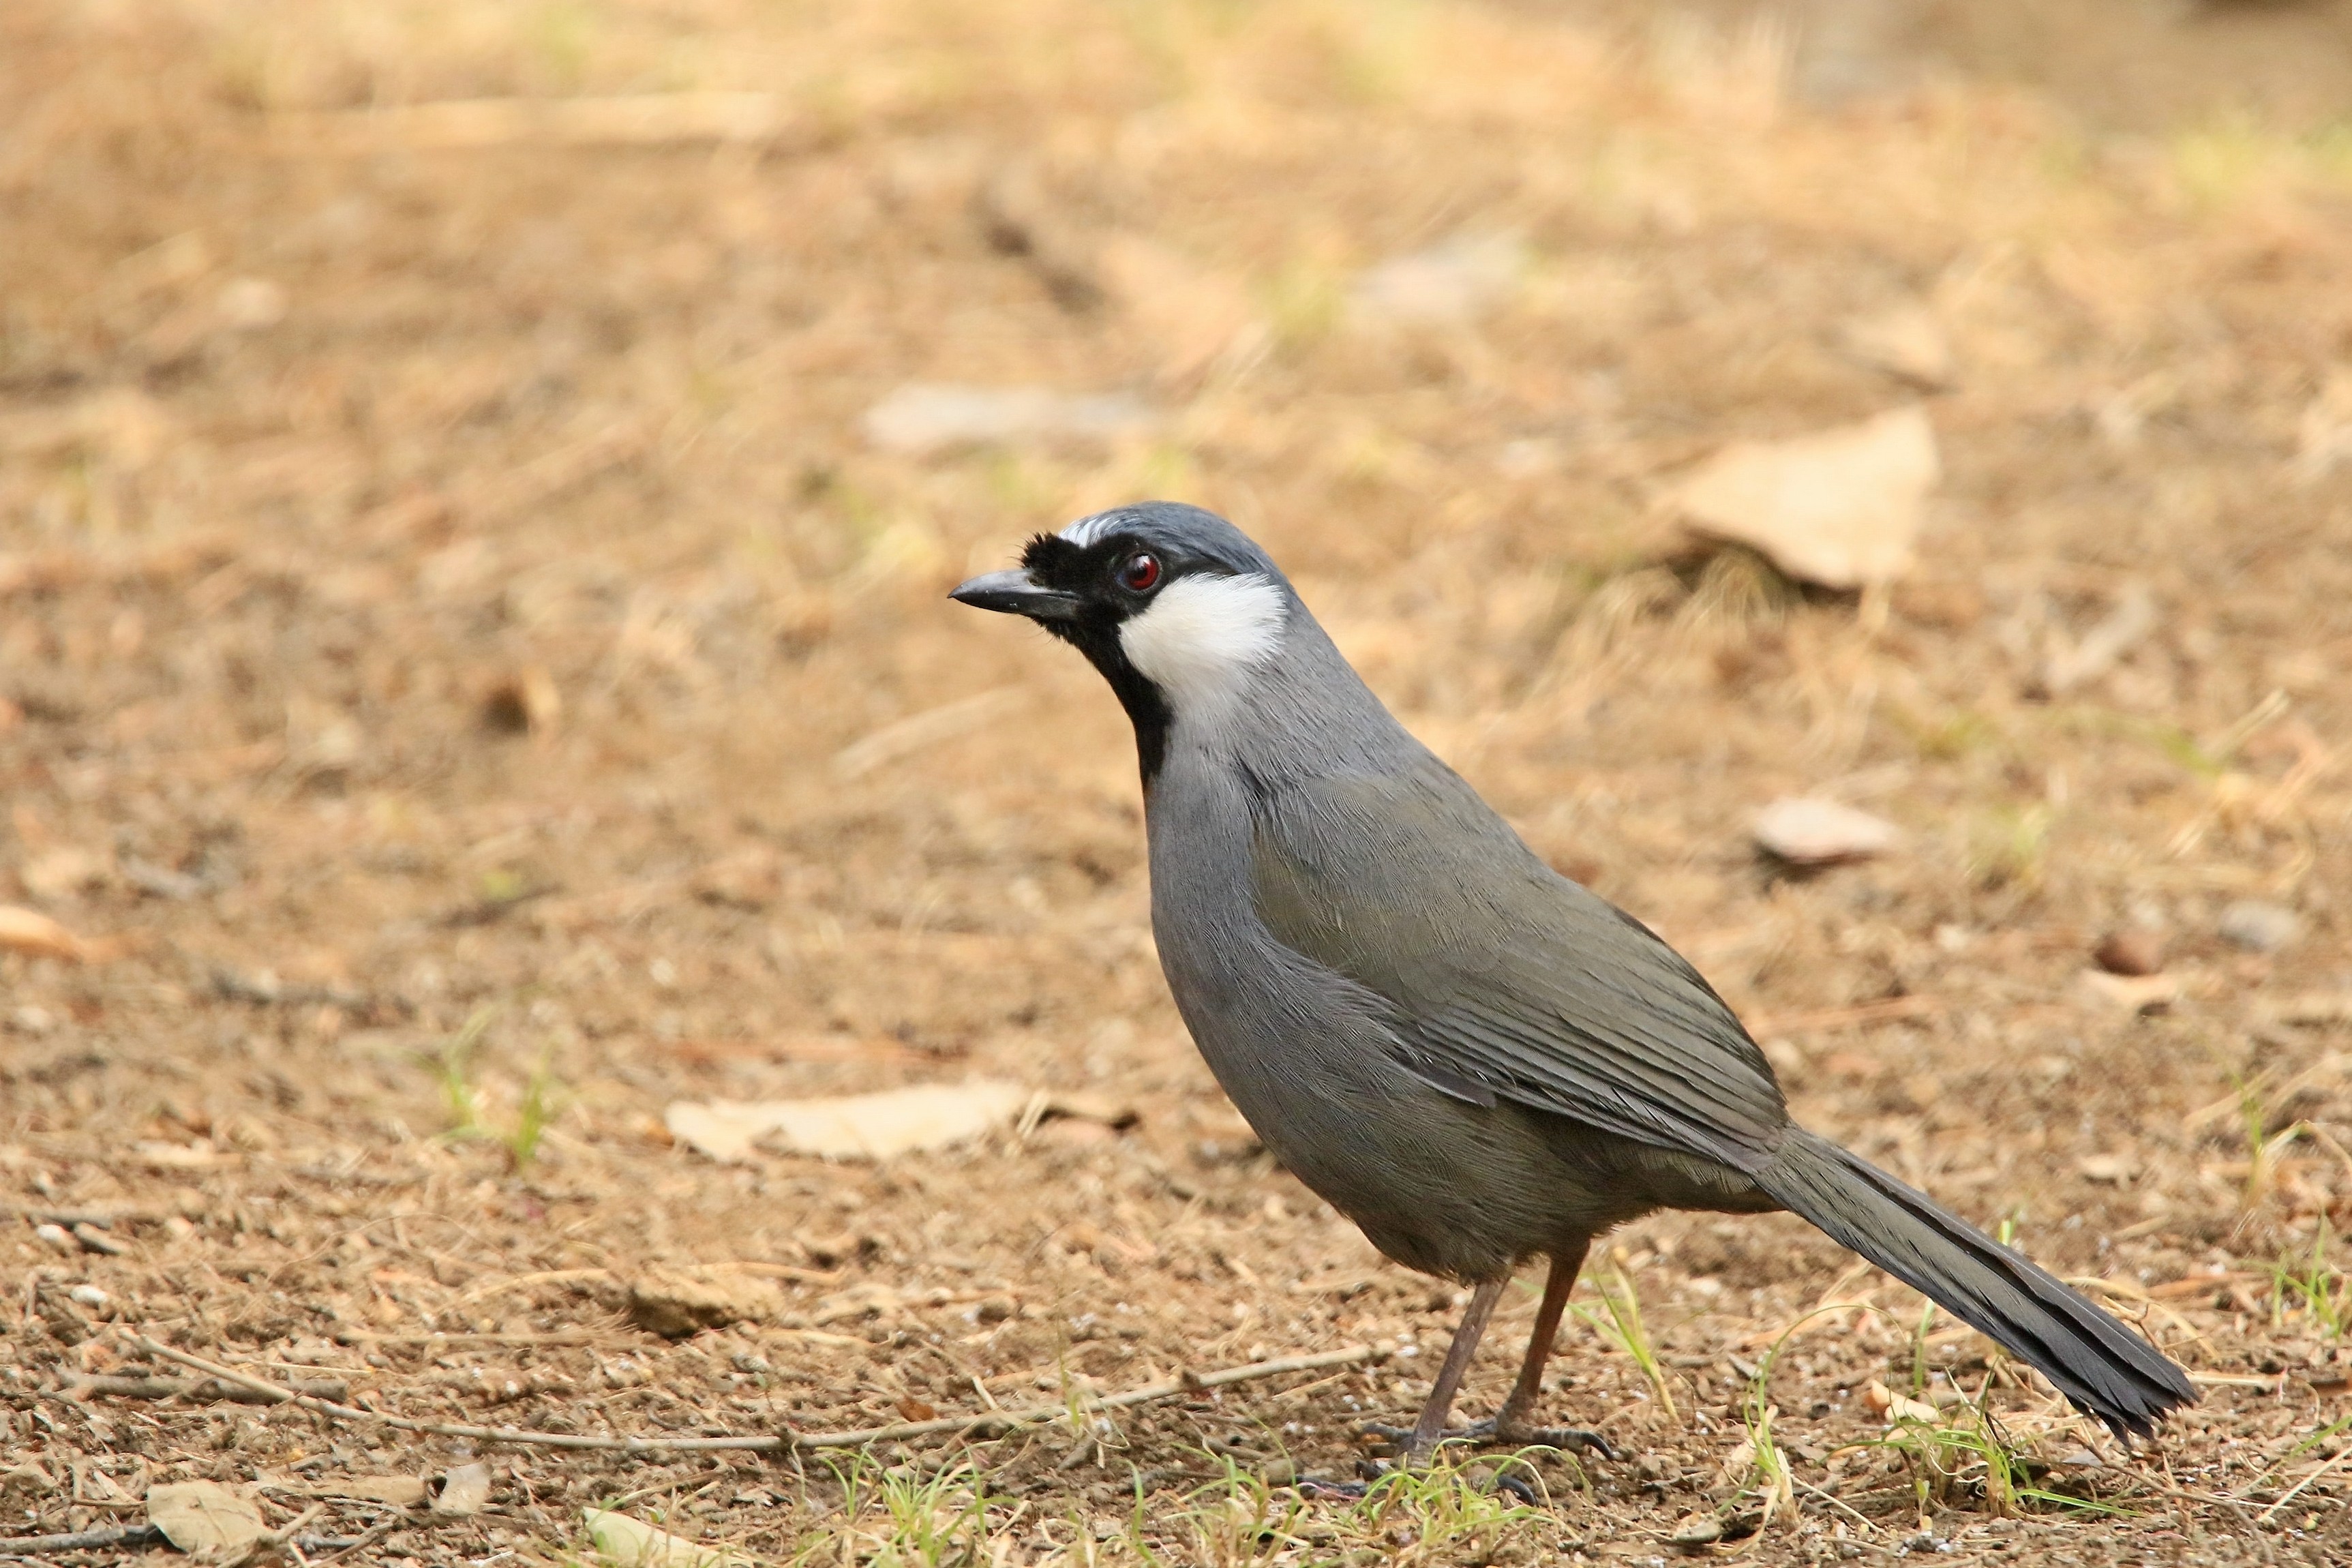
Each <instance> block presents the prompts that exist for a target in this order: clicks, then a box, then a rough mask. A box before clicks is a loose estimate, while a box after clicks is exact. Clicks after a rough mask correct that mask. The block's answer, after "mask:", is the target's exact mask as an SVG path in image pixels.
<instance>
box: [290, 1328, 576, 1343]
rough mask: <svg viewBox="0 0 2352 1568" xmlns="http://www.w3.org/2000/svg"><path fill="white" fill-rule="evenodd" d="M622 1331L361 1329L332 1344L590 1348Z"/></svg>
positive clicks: (346, 1332) (345, 1332) (342, 1331)
mask: <svg viewBox="0 0 2352 1568" xmlns="http://www.w3.org/2000/svg"><path fill="white" fill-rule="evenodd" d="M621 1332H622V1331H620V1330H618V1329H615V1330H613V1331H609V1332H605V1333H598V1332H597V1331H594V1330H593V1329H558V1330H555V1331H552V1332H550V1333H543V1334H493V1333H480V1334H430V1333H427V1334H372V1333H369V1332H367V1331H365V1330H363V1329H337V1330H336V1331H335V1342H336V1343H337V1344H341V1345H593V1344H600V1343H602V1342H604V1341H607V1340H611V1339H614V1338H617V1337H618V1336H619V1335H620V1333H621Z"/></svg>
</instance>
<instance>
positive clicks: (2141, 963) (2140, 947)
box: [2092, 931, 2164, 975]
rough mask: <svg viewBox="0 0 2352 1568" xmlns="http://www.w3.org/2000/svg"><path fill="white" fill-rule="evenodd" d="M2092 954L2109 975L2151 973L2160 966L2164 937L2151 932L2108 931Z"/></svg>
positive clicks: (2160, 968)
mask: <svg viewBox="0 0 2352 1568" xmlns="http://www.w3.org/2000/svg"><path fill="white" fill-rule="evenodd" d="M2092 956H2093V957H2094V958H2095V959H2096V960H2097V961H2098V964H2099V967H2100V968H2101V969H2104V970H2105V971H2106V972H2107V973H2110V974H2132V975H2147V974H2154V973H2158V972H2159V971H2161V970H2162V969H2163V968H2164V938H2162V937H2161V936H2158V934H2157V933H2156V932H2154V931H2109V932H2108V933H2107V934H2106V935H2105V937H2104V938H2102V939H2101V940H2100V942H2099V945H2098V949H2097V951H2096V952H2094V953H2093V954H2092Z"/></svg>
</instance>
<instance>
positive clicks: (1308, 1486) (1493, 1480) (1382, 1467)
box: [1298, 1428, 1543, 1508]
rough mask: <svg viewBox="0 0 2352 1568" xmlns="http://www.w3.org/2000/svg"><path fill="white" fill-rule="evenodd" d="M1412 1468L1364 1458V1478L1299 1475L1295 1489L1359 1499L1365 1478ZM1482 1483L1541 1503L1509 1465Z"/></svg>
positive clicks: (1393, 1461) (1406, 1462)
mask: <svg viewBox="0 0 2352 1568" xmlns="http://www.w3.org/2000/svg"><path fill="white" fill-rule="evenodd" d="M1391 1430H1393V1428H1391ZM1403 1436H1405V1437H1406V1438H1410V1437H1411V1436H1412V1433H1411V1431H1409V1430H1408V1431H1406V1432H1405V1433H1404V1434H1403ZM1411 1468H1412V1461H1409V1460H1406V1459H1365V1460H1362V1461H1360V1462H1359V1463H1358V1465H1357V1466H1356V1472H1357V1473H1358V1474H1359V1475H1360V1476H1362V1477H1363V1478H1364V1479H1363V1480H1361V1481H1351V1482H1340V1483H1337V1484H1335V1483H1332V1482H1328V1481H1314V1480H1307V1479H1302V1480H1300V1481H1299V1483H1298V1492H1299V1495H1300V1496H1301V1497H1337V1498H1350V1499H1361V1498H1363V1497H1365V1496H1366V1495H1367V1494H1368V1493H1369V1491H1370V1487H1369V1485H1368V1483H1369V1482H1371V1481H1377V1480H1379V1479H1381V1477H1382V1476H1392V1475H1395V1474H1396V1473H1397V1472H1398V1471H1399V1470H1402V1469H1411ZM1486 1487H1487V1489H1488V1490H1490V1491H1498V1492H1507V1493H1509V1494H1510V1495H1511V1496H1512V1497H1514V1498H1517V1500H1519V1501H1521V1502H1523V1503H1525V1504H1527V1505H1528V1507H1529V1508H1540V1507H1542V1506H1543V1498H1542V1497H1541V1495H1540V1494H1539V1493H1538V1491H1537V1490H1536V1488H1535V1484H1534V1483H1533V1482H1532V1481H1530V1480H1528V1478H1527V1477H1526V1476H1523V1475H1520V1474H1519V1473H1518V1472H1517V1469H1516V1468H1513V1467H1511V1466H1509V1465H1506V1466H1505V1467H1504V1468H1500V1469H1497V1470H1496V1471H1495V1472H1494V1473H1493V1474H1492V1475H1490V1476H1488V1477H1487V1478H1486Z"/></svg>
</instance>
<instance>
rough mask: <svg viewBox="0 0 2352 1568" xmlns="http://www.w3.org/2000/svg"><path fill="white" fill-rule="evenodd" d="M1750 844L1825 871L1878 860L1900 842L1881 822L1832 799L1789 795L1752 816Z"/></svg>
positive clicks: (1891, 828) (1890, 826)
mask: <svg viewBox="0 0 2352 1568" xmlns="http://www.w3.org/2000/svg"><path fill="white" fill-rule="evenodd" d="M1755 833H1756V842H1757V843H1759V844H1760V845H1762V846H1763V847H1764V848H1765V849H1767V850H1768V851H1769V852H1770V853H1771V854H1773V855H1775V856H1778V857H1779V858H1781V859H1783V860H1786V861H1788V862H1789V863H1790V864H1791V865H1794V866H1829V865H1834V864H1835V863H1837V862H1838V861H1841V860H1859V859H1863V858H1867V857H1869V856H1872V855H1880V854H1884V853H1885V852H1886V851H1887V850H1889V849H1892V848H1894V847H1895V846H1896V845H1897V844H1899V843H1901V842H1902V841H1903V830H1902V829H1901V828H1899V827H1897V826H1895V825H1894V824H1893V823H1891V822H1888V821H1886V820H1885V818H1883V817H1876V816H1871V815H1870V813H1868V812H1866V811H1856V810H1855V809H1854V808H1853V807H1852V806H1850V805H1840V804H1839V803H1838V802H1836V801H1833V800H1822V799H1821V798H1820V797H1818V796H1812V795H1794V796H1790V797H1787V798H1784V799H1781V800H1776V801H1774V802H1773V803H1772V804H1771V805H1768V806H1766V807H1765V808H1764V809H1763V810H1762V811H1760V812H1758V813H1757V814H1756V826H1755Z"/></svg>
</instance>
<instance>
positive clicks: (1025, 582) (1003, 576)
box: [948, 572, 1079, 621]
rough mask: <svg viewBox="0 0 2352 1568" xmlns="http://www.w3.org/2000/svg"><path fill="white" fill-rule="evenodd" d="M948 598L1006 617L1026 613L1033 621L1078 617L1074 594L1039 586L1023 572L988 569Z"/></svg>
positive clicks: (1067, 619) (1062, 619)
mask: <svg viewBox="0 0 2352 1568" xmlns="http://www.w3.org/2000/svg"><path fill="white" fill-rule="evenodd" d="M948 597H949V598H950V599H953V600H954V601H955V602H956V603H957V604H959V605H971V607H972V608H973V609H976V610H1000V611H1002V612H1003V613H1004V614H1005V615H1008V616H1028V617H1029V618H1030V619H1031V620H1033V621H1075V620H1076V619H1077V618H1078V605H1079V601H1078V596H1077V595H1076V594H1065V593H1063V592H1062V591H1061V590H1060V589H1058V588H1041V587H1039V586H1038V585H1037V584H1036V582H1035V580H1034V579H1033V578H1032V577H1031V576H1030V575H1029V574H1028V573H1026V572H991V573H990V574H988V575H987V576H985V577H974V578H973V579H972V580H971V582H969V583H966V584H964V585H963V586H962V587H961V588H958V589H957V590H956V591H955V592H954V593H952V594H950V595H948Z"/></svg>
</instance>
